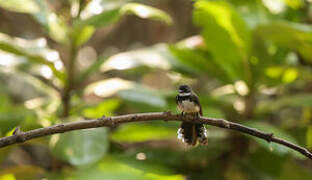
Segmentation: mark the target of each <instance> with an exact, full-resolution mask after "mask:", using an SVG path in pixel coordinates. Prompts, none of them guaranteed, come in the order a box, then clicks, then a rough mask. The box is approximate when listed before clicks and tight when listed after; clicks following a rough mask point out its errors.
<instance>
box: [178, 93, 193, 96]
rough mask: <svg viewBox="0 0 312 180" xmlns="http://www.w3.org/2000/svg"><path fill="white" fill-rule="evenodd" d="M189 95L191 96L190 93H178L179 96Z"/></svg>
mask: <svg viewBox="0 0 312 180" xmlns="http://www.w3.org/2000/svg"><path fill="white" fill-rule="evenodd" d="M189 95H191V93H190V92H189V93H179V96H189Z"/></svg>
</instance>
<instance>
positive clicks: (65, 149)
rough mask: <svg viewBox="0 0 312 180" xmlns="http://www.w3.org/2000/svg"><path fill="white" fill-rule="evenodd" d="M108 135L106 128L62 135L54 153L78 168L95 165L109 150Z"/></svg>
mask: <svg viewBox="0 0 312 180" xmlns="http://www.w3.org/2000/svg"><path fill="white" fill-rule="evenodd" d="M107 133H108V130H107V129H106V128H95V129H85V130H78V131H72V132H69V133H65V134H62V135H61V136H60V139H59V140H58V141H57V143H56V145H55V147H54V148H53V153H54V154H55V155H56V156H57V157H58V158H60V159H62V160H65V161H68V162H69V163H71V164H72V165H76V166H80V165H87V164H92V163H95V162H97V161H99V160H100V159H101V158H102V157H103V156H104V155H105V154H106V152H107V150H108V146H109V142H108V135H107Z"/></svg>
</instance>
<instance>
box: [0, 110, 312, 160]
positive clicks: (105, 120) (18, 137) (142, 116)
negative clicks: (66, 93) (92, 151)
mask: <svg viewBox="0 0 312 180" xmlns="http://www.w3.org/2000/svg"><path fill="white" fill-rule="evenodd" d="M154 120H164V121H189V122H195V123H203V124H208V125H211V126H216V127H220V128H225V129H232V130H235V131H239V132H242V133H245V134H249V135H251V136H255V137H258V138H261V139H264V140H266V141H268V142H269V143H270V142H275V143H277V144H281V145H284V146H287V147H289V148H291V149H293V150H295V151H298V152H300V153H301V154H303V155H304V156H306V157H308V158H310V159H312V153H311V152H310V151H309V150H307V149H306V148H303V147H300V146H298V145H296V144H293V143H291V142H289V141H286V140H284V139H281V138H278V137H274V136H273V133H266V132H262V131H259V130H257V129H255V128H250V127H246V126H243V125H241V124H238V123H233V122H229V121H227V120H224V119H215V118H207V117H193V116H180V115H176V114H171V113H170V112H153V113H138V114H127V115H121V116H114V117H102V118H99V119H95V120H81V121H75V122H69V123H63V124H58V125H54V126H50V127H45V128H40V129H35V130H31V131H27V132H22V131H19V130H18V131H16V133H14V135H12V136H8V137H3V138H0V148H2V147H5V146H9V145H12V144H16V143H22V142H25V141H27V140H30V139H34V138H38V137H42V136H48V135H52V134H57V133H64V132H67V131H73V130H78V129H88V128H97V127H111V126H115V125H117V124H122V123H130V122H140V121H154Z"/></svg>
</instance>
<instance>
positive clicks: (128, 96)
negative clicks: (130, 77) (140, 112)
mask: <svg viewBox="0 0 312 180" xmlns="http://www.w3.org/2000/svg"><path fill="white" fill-rule="evenodd" d="M118 94H119V95H120V97H121V98H122V99H124V100H127V101H130V102H135V103H139V104H145V105H149V106H153V107H158V108H165V107H166V106H167V102H166V100H165V98H164V96H163V95H162V94H160V93H159V92H156V91H154V90H150V89H147V88H142V87H136V88H133V89H126V90H121V91H119V92H118Z"/></svg>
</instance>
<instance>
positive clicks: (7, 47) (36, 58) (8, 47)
mask: <svg viewBox="0 0 312 180" xmlns="http://www.w3.org/2000/svg"><path fill="white" fill-rule="evenodd" d="M0 50H2V51H5V52H8V53H12V54H14V55H17V56H22V57H25V58H27V59H28V60H29V61H31V62H33V63H37V64H44V65H47V66H48V67H49V68H50V69H51V70H52V72H53V73H54V75H55V76H56V77H57V78H58V79H60V80H61V81H62V82H64V80H65V74H64V73H63V72H60V71H58V70H57V69H56V68H55V66H54V64H53V63H52V62H49V61H48V60H47V59H45V58H44V57H42V56H40V55H33V54H32V53H29V52H28V51H27V50H26V49H23V48H21V47H18V46H15V45H13V44H11V43H8V42H5V41H0Z"/></svg>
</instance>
